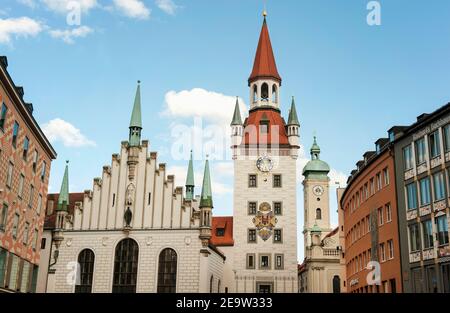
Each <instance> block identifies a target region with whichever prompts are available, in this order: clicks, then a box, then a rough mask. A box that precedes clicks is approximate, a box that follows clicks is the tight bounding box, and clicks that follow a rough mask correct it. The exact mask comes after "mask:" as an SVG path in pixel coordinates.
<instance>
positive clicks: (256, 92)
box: [253, 85, 258, 103]
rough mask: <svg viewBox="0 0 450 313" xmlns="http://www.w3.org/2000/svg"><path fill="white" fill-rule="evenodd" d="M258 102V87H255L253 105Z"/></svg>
mask: <svg viewBox="0 0 450 313" xmlns="http://www.w3.org/2000/svg"><path fill="white" fill-rule="evenodd" d="M257 101H258V86H256V85H253V103H255V102H257Z"/></svg>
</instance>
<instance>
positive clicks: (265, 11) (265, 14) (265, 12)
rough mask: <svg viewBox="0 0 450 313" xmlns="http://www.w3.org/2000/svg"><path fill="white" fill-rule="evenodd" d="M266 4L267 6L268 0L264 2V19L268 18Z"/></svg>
mask: <svg viewBox="0 0 450 313" xmlns="http://www.w3.org/2000/svg"><path fill="white" fill-rule="evenodd" d="M266 4H267V0H264V11H263V16H264V18H266V16H267V10H266Z"/></svg>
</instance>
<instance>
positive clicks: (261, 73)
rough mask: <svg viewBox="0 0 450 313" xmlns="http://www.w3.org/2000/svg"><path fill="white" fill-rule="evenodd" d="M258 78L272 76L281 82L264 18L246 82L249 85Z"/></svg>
mask: <svg viewBox="0 0 450 313" xmlns="http://www.w3.org/2000/svg"><path fill="white" fill-rule="evenodd" d="M258 78H273V79H275V80H277V81H279V82H280V84H281V76H280V74H278V70H277V64H276V62H275V57H274V54H273V49H272V43H271V42H270V36H269V29H268V27H267V22H266V19H265V18H264V23H263V26H262V29H261V35H260V36H259V42H258V49H257V50H256V55H255V62H254V63H253V70H252V73H251V74H250V78H249V79H248V84H249V85H250V84H251V83H252V82H253V81H255V80H257V79H258Z"/></svg>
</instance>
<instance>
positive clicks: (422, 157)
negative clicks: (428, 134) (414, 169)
mask: <svg viewBox="0 0 450 313" xmlns="http://www.w3.org/2000/svg"><path fill="white" fill-rule="evenodd" d="M426 153H427V150H426V149H425V137H423V138H420V139H419V140H417V141H416V158H417V165H420V164H422V163H425V161H426Z"/></svg>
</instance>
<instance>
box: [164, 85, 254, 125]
mask: <svg viewBox="0 0 450 313" xmlns="http://www.w3.org/2000/svg"><path fill="white" fill-rule="evenodd" d="M165 102H166V107H167V108H166V111H165V112H164V114H167V115H169V116H171V117H182V118H186V117H192V116H195V117H202V118H205V119H209V120H211V121H213V122H216V123H219V124H221V125H224V126H229V125H230V123H231V120H232V118H233V112H234V107H235V104H236V97H233V96H227V95H224V94H221V93H217V92H214V91H208V90H205V89H202V88H194V89H192V90H182V91H180V92H176V91H173V90H172V91H169V92H168V93H166V96H165ZM239 104H240V105H239V107H240V110H241V115H242V119H244V115H243V113H245V112H247V108H246V106H245V103H244V101H243V100H242V99H239Z"/></svg>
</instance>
